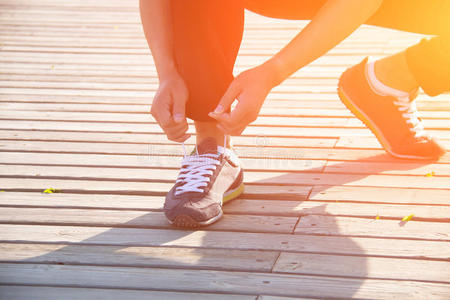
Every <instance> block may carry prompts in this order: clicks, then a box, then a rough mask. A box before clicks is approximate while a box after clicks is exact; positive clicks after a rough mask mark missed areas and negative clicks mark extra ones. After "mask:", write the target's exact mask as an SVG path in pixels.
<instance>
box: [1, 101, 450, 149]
mask: <svg viewBox="0 0 450 300" xmlns="http://www.w3.org/2000/svg"><path fill="white" fill-rule="evenodd" d="M1 106H2V104H1V103H0V107H1ZM272 110H275V109H272ZM324 116H325V115H324ZM0 128H1V129H22V130H24V129H33V130H55V129H58V130H69V131H103V132H133V133H135V132H136V133H162V129H161V128H160V127H159V125H157V124H152V123H147V124H127V123H121V124H117V123H102V122H75V121H73V122H61V121H32V120H15V121H14V126H13V125H12V124H11V121H8V120H6V121H2V120H0ZM428 132H429V133H430V134H434V135H435V136H436V137H438V138H439V137H443V138H446V139H450V130H436V129H433V130H428ZM243 134H244V135H253V136H255V135H256V136H261V135H265V136H280V137H287V136H290V137H295V136H299V137H301V136H303V137H331V138H338V137H340V136H351V135H353V136H355V135H358V136H372V133H371V132H370V130H369V129H367V128H362V127H361V128H349V127H341V128H339V127H330V128H327V127H324V128H322V127H315V128H314V130H311V128H309V127H295V126H289V127H288V126H283V127H269V126H258V125H250V126H248V127H247V128H246V129H245V131H244V133H243ZM350 151H351V150H350Z"/></svg>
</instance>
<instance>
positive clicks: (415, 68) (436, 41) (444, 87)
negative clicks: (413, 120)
mask: <svg viewBox="0 0 450 300" xmlns="http://www.w3.org/2000/svg"><path fill="white" fill-rule="evenodd" d="M449 15H450V1H446V0H433V1H427V0H415V1H404V0H389V1H385V2H384V3H383V5H382V6H381V7H380V9H379V10H378V12H377V13H376V14H375V15H374V16H373V17H372V18H371V19H370V20H369V21H368V24H372V25H377V26H382V27H388V28H393V29H400V30H405V31H410V32H416V33H422V34H432V35H438V36H437V37H434V38H432V39H430V40H427V39H424V40H422V41H421V42H420V43H419V44H417V45H414V46H412V47H410V48H408V49H407V50H406V51H403V52H400V53H398V54H395V55H393V56H390V57H387V58H384V59H381V60H379V61H377V62H376V63H375V73H376V75H377V77H379V79H380V80H381V81H382V82H383V83H385V84H386V85H388V86H392V87H394V88H397V89H400V90H403V91H411V90H413V89H414V88H416V87H417V86H420V87H422V88H423V90H424V91H425V92H426V93H427V94H428V95H430V96H435V95H438V94H440V93H442V92H446V91H449V90H450V79H449V75H448V74H449V72H450V18H449V17H448V16H449Z"/></svg>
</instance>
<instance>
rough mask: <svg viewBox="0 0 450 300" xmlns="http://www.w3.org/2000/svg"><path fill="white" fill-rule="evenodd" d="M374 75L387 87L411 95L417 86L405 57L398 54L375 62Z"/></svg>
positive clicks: (402, 53) (402, 54)
mask: <svg viewBox="0 0 450 300" xmlns="http://www.w3.org/2000/svg"><path fill="white" fill-rule="evenodd" d="M375 75H376V77H377V79H378V80H379V81H381V83H383V84H385V85H387V86H388V87H391V88H394V89H397V90H400V91H404V92H407V93H411V92H412V91H414V90H416V89H417V88H418V87H419V85H418V83H417V81H416V79H415V78H414V76H413V75H412V73H411V72H410V71H409V67H408V63H407V61H406V55H405V53H404V52H400V53H397V54H394V55H391V56H388V57H385V58H383V59H380V60H377V61H376V62H375Z"/></svg>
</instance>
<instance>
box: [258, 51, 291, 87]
mask: <svg viewBox="0 0 450 300" xmlns="http://www.w3.org/2000/svg"><path fill="white" fill-rule="evenodd" d="M263 66H265V67H266V68H267V73H268V74H269V78H270V79H269V80H270V83H271V85H272V87H275V86H277V85H279V84H281V83H282V82H283V81H284V80H285V79H286V77H287V76H286V75H285V73H286V71H285V69H286V68H285V66H284V64H283V62H282V61H281V60H280V59H279V57H277V56H273V57H272V58H271V59H269V60H268V61H266V62H265V63H264V64H263Z"/></svg>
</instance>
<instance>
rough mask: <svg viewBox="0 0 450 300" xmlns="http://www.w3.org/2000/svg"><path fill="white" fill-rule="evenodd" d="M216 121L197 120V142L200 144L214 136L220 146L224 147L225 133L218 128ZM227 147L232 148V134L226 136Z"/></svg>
mask: <svg viewBox="0 0 450 300" xmlns="http://www.w3.org/2000/svg"><path fill="white" fill-rule="evenodd" d="M216 124H217V123H216V122H200V121H195V130H196V134H197V135H196V144H197V145H199V144H200V143H201V142H202V141H203V140H204V139H206V138H209V137H212V138H214V139H215V140H216V143H217V145H218V146H222V147H224V142H225V135H224V133H223V132H222V131H221V130H220V129H218V128H217V126H216ZM226 143H227V144H226V145H225V147H226V148H230V144H231V143H230V136H227V138H226Z"/></svg>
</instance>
